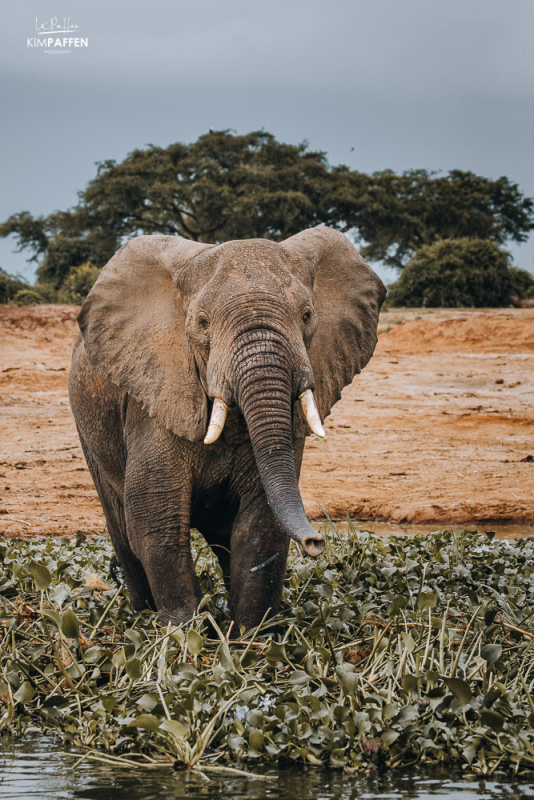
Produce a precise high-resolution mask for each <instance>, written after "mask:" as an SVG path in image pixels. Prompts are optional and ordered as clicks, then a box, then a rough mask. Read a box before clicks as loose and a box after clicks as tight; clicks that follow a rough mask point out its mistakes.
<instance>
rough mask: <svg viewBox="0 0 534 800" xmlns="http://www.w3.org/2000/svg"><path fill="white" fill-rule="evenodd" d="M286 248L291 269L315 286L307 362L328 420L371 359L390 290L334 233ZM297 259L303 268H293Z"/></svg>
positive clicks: (315, 233)
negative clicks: (313, 326)
mask: <svg viewBox="0 0 534 800" xmlns="http://www.w3.org/2000/svg"><path fill="white" fill-rule="evenodd" d="M282 248H283V250H285V251H286V252H288V253H289V254H290V265H289V266H290V269H291V268H293V269H294V271H296V272H298V273H299V274H300V276H304V275H309V276H310V283H311V284H312V286H313V289H312V292H313V299H314V306H315V312H316V314H317V319H318V326H317V330H316V332H315V335H314V337H313V340H312V343H311V347H310V351H309V358H310V362H311V366H312V369H313V375H314V378H315V392H314V394H315V398H316V402H317V406H318V409H319V413H320V415H321V417H322V419H324V418H325V417H327V416H328V415H329V413H330V410H331V408H332V406H333V405H334V404H335V403H337V401H338V400H340V399H341V390H342V389H343V387H344V386H347V385H348V384H350V383H351V382H352V379H353V378H354V376H355V375H357V374H358V373H359V372H361V371H362V369H363V368H364V367H365V365H366V364H367V363H368V362H369V360H370V358H371V356H372V355H373V352H374V349H375V346H376V342H377V333H376V330H377V325H378V315H379V313H380V308H381V306H382V303H383V302H384V298H385V296H386V289H385V286H384V284H383V283H382V281H381V280H380V278H379V277H378V276H377V275H376V274H375V273H374V272H373V270H372V269H371V267H369V266H368V265H367V264H366V263H365V261H364V260H363V258H362V257H361V256H360V254H359V253H358V251H357V250H356V249H355V248H354V246H353V245H352V244H351V243H350V242H349V240H348V239H347V237H346V236H344V235H343V234H342V233H340V232H339V231H336V230H334V229H333V228H326V227H319V228H311V229H309V230H306V231H303V232H302V233H298V234H297V235H296V236H292V237H291V238H290V239H287V240H286V241H285V242H283V243H282ZM291 256H293V258H291ZM295 256H297V257H298V262H300V263H298V262H297V263H295ZM291 262H293V263H294V267H292V266H291ZM310 288H311V287H310Z"/></svg>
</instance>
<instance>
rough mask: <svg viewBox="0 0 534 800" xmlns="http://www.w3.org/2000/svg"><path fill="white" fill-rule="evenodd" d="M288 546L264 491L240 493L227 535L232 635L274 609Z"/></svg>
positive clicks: (280, 587)
mask: <svg viewBox="0 0 534 800" xmlns="http://www.w3.org/2000/svg"><path fill="white" fill-rule="evenodd" d="M288 550H289V536H288V534H287V533H285V532H284V530H283V529H282V527H281V526H280V525H279V523H278V522H277V521H276V520H275V518H274V516H273V514H272V512H271V510H270V508H269V506H268V504H267V499H266V497H265V495H264V494H263V493H261V494H258V495H254V496H249V497H244V498H243V499H242V502H241V506H240V508H239V512H238V515H237V517H236V520H235V523H234V526H233V530H232V538H231V569H230V575H231V586H232V593H231V596H230V611H231V615H232V619H233V620H234V625H235V627H234V632H235V634H236V635H239V632H240V629H241V627H242V626H244V627H245V628H246V629H247V630H248V629H249V628H252V627H253V626H254V625H258V624H259V623H260V622H261V620H262V618H263V616H264V615H265V614H266V612H267V611H268V610H269V609H271V612H270V613H271V614H276V613H277V612H278V610H279V608H280V601H281V599H282V588H283V585H284V578H285V573H286V564H287V554H288ZM273 557H274V558H273ZM271 559H272V560H271ZM266 562H267V563H266ZM256 568H258V569H256Z"/></svg>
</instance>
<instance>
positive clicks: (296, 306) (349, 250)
mask: <svg viewBox="0 0 534 800" xmlns="http://www.w3.org/2000/svg"><path fill="white" fill-rule="evenodd" d="M385 293H386V290H385V287H384V285H383V283H382V281H381V280H380V279H379V277H378V276H377V275H376V274H375V273H374V272H373V270H372V269H371V268H370V267H369V266H368V265H367V264H366V263H365V261H364V260H363V258H362V257H361V256H360V255H359V253H358V252H357V250H356V249H355V247H354V246H353V245H352V243H351V242H350V241H349V240H348V239H347V237H346V236H345V235H344V234H343V233H341V232H339V231H336V230H334V229H332V228H328V227H324V226H320V227H316V228H311V229H308V230H305V231H303V232H301V233H299V234H296V235H294V236H291V238H288V239H286V240H284V241H282V242H275V241H273V240H268V239H246V240H241V241H227V242H224V243H222V244H218V245H215V244H205V243H201V242H195V241H192V240H189V239H185V238H181V237H176V236H164V235H154V234H153V235H143V236H138V237H136V238H133V239H131V240H130V241H128V242H127V243H126V244H125V245H124V246H123V247H122V248H121V249H120V250H119V251H118V252H117V253H116V255H115V256H113V258H111V260H110V261H109V262H108V264H107V265H106V266H105V267H104V268H103V269H102V271H101V273H100V275H99V277H98V280H97V281H96V283H95V284H94V286H93V288H92V289H91V291H90V293H89V294H88V296H87V298H86V299H85V302H84V303H83V305H82V308H81V311H80V314H79V316H78V324H79V328H80V333H79V334H78V338H77V340H76V343H75V346H74V352H73V358H72V365H71V371H70V376H69V397H70V403H71V407H72V412H73V415H74V418H75V421H76V426H77V429H78V434H79V437H80V441H81V445H82V448H83V452H84V455H85V459H86V461H87V465H88V468H89V470H90V473H91V475H92V478H93V481H94V484H95V487H96V490H97V492H98V495H99V498H100V501H101V504H102V508H103V511H104V515H105V518H106V522H107V528H108V531H109V534H110V537H111V541H112V544H113V548H114V552H115V554H116V558H117V559H118V562H119V563H120V566H121V568H122V571H123V575H124V580H125V583H126V587H127V589H128V593H129V597H130V602H131V603H132V605H133V607H134V609H142V608H144V607H147V606H149V607H152V608H153V609H154V610H157V611H158V613H159V619H160V622H161V624H173V625H180V624H183V623H185V622H187V621H189V620H190V619H191V618H192V617H193V616H194V615H195V613H196V611H197V609H198V606H199V603H200V601H201V599H202V594H201V589H200V585H199V581H198V578H197V575H196V572H195V565H194V561H193V556H192V553H191V546H190V530H191V528H196V529H197V530H198V531H200V533H201V534H202V535H203V537H204V538H205V540H206V542H207V544H208V545H209V546H211V548H212V550H213V552H214V554H215V555H216V556H217V558H218V561H219V564H220V566H221V569H222V573H223V575H224V581H225V584H226V588H227V590H228V594H229V597H230V613H231V619H232V620H233V622H234V625H235V628H234V630H236V631H240V630H243V626H244V628H245V629H247V630H248V629H250V628H251V627H253V626H254V625H257V624H259V622H260V621H261V620H262V619H263V618H264V617H265V615H267V614H269V613H270V614H274V613H276V612H277V611H278V609H279V607H280V602H281V597H282V589H283V582H284V578H285V572H286V564H287V557H288V551H289V544H290V539H294V540H295V541H296V542H298V543H299V544H300V546H301V548H302V550H303V551H304V553H306V554H307V555H309V556H311V557H316V556H318V555H320V553H321V552H322V551H323V548H324V537H323V536H322V534H321V533H319V532H317V531H316V530H314V528H313V527H312V526H311V525H310V523H309V521H308V519H307V517H306V514H305V512H304V507H303V503H302V499H301V496H300V493H299V488H298V479H299V474H300V469H301V463H302V457H303V451H304V445H305V439H306V436H307V435H311V434H312V433H314V434H315V435H316V436H319V437H321V436H323V435H324V431H323V427H322V421H324V419H325V417H327V416H328V414H329V413H330V410H331V408H332V406H333V405H334V404H335V403H336V402H337V401H338V400H339V399H340V397H341V390H342V389H343V387H344V386H346V385H348V384H349V383H351V381H352V379H353V377H354V376H355V375H356V374H357V373H359V372H360V371H361V370H362V369H363V367H365V365H366V364H367V363H368V361H369V359H370V358H371V356H372V354H373V351H374V348H375V346H376V342H377V325H378V315H379V311H380V307H381V305H382V302H383V301H384V298H385Z"/></svg>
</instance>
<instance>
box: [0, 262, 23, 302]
mask: <svg viewBox="0 0 534 800" xmlns="http://www.w3.org/2000/svg"><path fill="white" fill-rule="evenodd" d="M27 288H28V284H27V283H26V282H25V281H23V280H21V279H20V278H15V277H14V276H13V275H9V273H7V272H6V271H5V270H3V269H1V268H0V304H1V303H9V302H11V301H12V300H13V298H14V297H15V295H16V294H17V292H20V291H23V290H24V289H27Z"/></svg>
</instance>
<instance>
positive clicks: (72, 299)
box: [58, 261, 100, 305]
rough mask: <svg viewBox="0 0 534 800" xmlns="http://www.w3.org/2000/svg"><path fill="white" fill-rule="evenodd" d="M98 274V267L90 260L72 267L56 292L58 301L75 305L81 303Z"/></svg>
mask: <svg viewBox="0 0 534 800" xmlns="http://www.w3.org/2000/svg"><path fill="white" fill-rule="evenodd" d="M99 275H100V267H95V265H94V264H91V262H90V261H86V262H85V263H84V264H80V266H79V267H73V268H72V269H71V271H70V273H69V275H68V276H67V278H66V279H65V281H64V283H63V286H62V287H61V289H60V291H59V293H58V300H59V302H60V303H74V304H75V305H80V304H81V303H83V301H84V300H85V298H86V297H87V295H88V294H89V292H90V291H91V289H92V288H93V284H94V283H95V281H96V279H97V278H98V276H99Z"/></svg>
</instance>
